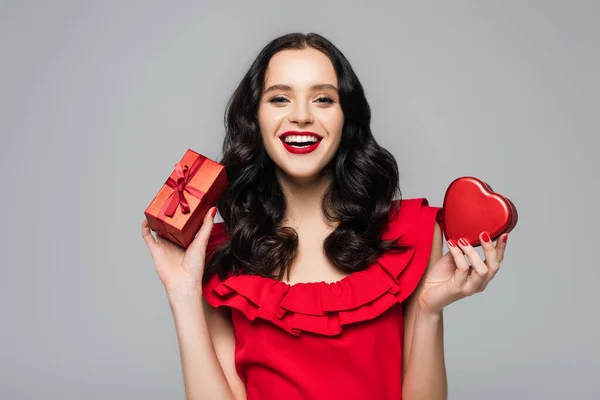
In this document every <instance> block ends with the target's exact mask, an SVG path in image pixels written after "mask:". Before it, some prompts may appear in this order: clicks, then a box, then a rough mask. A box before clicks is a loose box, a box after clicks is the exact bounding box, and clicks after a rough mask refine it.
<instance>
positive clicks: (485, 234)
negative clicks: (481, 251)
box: [481, 232, 490, 243]
mask: <svg viewBox="0 0 600 400" xmlns="http://www.w3.org/2000/svg"><path fill="white" fill-rule="evenodd" d="M481 238H482V239H483V241H484V242H486V243H487V242H489V241H490V235H488V234H487V232H483V234H482V235H481Z"/></svg>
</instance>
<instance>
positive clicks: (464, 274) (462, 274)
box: [447, 239, 471, 290]
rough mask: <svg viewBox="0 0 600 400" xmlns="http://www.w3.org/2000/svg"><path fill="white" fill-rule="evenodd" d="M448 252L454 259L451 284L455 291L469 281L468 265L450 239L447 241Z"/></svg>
mask: <svg viewBox="0 0 600 400" xmlns="http://www.w3.org/2000/svg"><path fill="white" fill-rule="evenodd" d="M447 243H448V250H449V251H450V254H451V255H452V257H453V258H454V264H456V271H455V272H454V277H453V279H452V280H453V282H454V284H455V285H456V289H457V290H459V289H460V288H461V287H462V286H463V285H464V284H465V283H466V282H467V279H469V269H470V268H471V267H470V266H469V263H468V262H467V260H465V256H464V254H463V252H462V251H461V250H460V248H459V247H458V246H457V245H456V243H455V242H454V240H452V239H450V240H448V241H447Z"/></svg>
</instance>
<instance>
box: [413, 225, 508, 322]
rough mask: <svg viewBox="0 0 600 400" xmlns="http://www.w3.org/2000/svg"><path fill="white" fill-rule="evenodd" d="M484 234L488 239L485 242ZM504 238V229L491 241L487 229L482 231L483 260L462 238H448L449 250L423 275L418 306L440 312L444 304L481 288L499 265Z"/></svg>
mask: <svg viewBox="0 0 600 400" xmlns="http://www.w3.org/2000/svg"><path fill="white" fill-rule="evenodd" d="M484 238H486V239H488V240H487V242H486V241H485V240H483V239H484ZM507 239H508V234H507V233H504V234H502V235H501V236H500V237H499V238H498V240H497V241H496V245H494V242H492V241H491V240H489V236H488V235H487V233H485V232H482V233H481V234H480V235H479V240H480V242H481V247H482V248H483V252H484V254H485V260H482V259H481V257H480V256H479V254H478V253H477V251H475V249H474V248H473V246H471V245H470V244H469V243H468V242H467V241H466V240H465V241H464V242H463V240H464V239H463V240H458V243H455V242H451V241H448V242H447V243H448V248H449V250H450V251H449V252H447V253H446V254H444V256H443V257H442V258H440V259H439V260H438V261H437V262H436V263H435V264H434V265H433V266H432V267H431V268H429V269H428V270H427V273H426V275H425V276H424V278H423V279H424V283H423V290H422V291H421V293H420V294H419V308H420V310H421V311H422V312H425V313H430V314H440V313H441V312H442V310H443V308H444V307H446V306H447V305H449V304H451V303H454V302H455V301H457V300H460V299H462V298H465V297H468V296H471V295H473V294H475V293H479V292H482V291H483V290H484V289H485V288H486V286H487V284H488V283H489V282H490V281H491V280H492V279H493V278H494V276H495V275H496V273H497V272H498V269H499V268H500V263H501V262H502V260H503V259H504V251H505V249H506V240H507ZM465 255H466V256H467V259H468V260H469V262H470V264H471V265H469V262H467V260H466V259H465Z"/></svg>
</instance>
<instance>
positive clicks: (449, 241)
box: [446, 239, 456, 247]
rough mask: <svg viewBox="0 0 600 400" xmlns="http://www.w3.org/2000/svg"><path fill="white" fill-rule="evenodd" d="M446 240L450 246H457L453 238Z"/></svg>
mask: <svg viewBox="0 0 600 400" xmlns="http://www.w3.org/2000/svg"><path fill="white" fill-rule="evenodd" d="M446 242H447V243H448V246H450V247H456V245H455V244H454V242H453V241H452V239H448V240H447V241H446Z"/></svg>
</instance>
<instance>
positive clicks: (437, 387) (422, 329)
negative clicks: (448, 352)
mask: <svg viewBox="0 0 600 400" xmlns="http://www.w3.org/2000/svg"><path fill="white" fill-rule="evenodd" d="M441 257H442V233H441V229H440V227H439V225H438V224H437V223H436V224H435V231H434V237H433V246H432V249H431V255H430V258H429V264H428V267H427V268H431V266H432V265H434V264H435V263H436V262H437V261H438V260H439V259H440V258H441ZM421 289H422V285H421V284H420V285H419V286H418V287H417V289H416V290H415V291H414V292H413V293H412V294H411V296H410V297H409V298H408V299H406V300H405V301H404V303H403V307H404V350H403V358H402V365H403V368H402V371H403V372H402V397H403V398H404V400H421V399H423V400H425V399H426V400H446V399H447V398H448V381H447V377H446V365H445V360H444V321H443V315H442V313H440V314H427V313H424V312H422V311H420V309H419V305H418V297H419V292H420V290H421Z"/></svg>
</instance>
